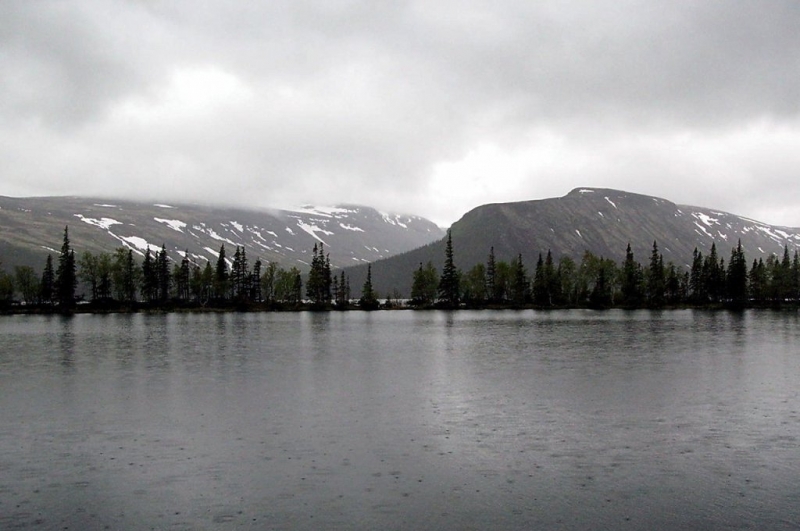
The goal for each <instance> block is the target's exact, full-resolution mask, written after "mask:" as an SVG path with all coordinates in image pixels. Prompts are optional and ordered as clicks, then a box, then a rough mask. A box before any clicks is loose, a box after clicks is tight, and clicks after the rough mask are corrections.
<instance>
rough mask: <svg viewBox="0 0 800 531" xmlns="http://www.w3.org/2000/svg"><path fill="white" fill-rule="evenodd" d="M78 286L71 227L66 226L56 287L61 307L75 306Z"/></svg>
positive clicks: (66, 308)
mask: <svg viewBox="0 0 800 531" xmlns="http://www.w3.org/2000/svg"><path fill="white" fill-rule="evenodd" d="M77 287H78V275H77V266H76V263H75V251H73V250H72V248H71V247H70V242H69V228H68V227H64V241H63V244H62V245H61V253H60V254H59V257H58V268H57V269H56V276H55V289H56V294H57V299H58V304H59V307H60V308H62V309H63V310H70V309H71V308H72V307H73V306H75V289H76V288H77Z"/></svg>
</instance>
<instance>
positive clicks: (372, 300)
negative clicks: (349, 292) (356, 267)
mask: <svg viewBox="0 0 800 531" xmlns="http://www.w3.org/2000/svg"><path fill="white" fill-rule="evenodd" d="M358 305H359V306H360V307H361V309H362V310H375V309H377V308H378V305H379V303H378V297H377V295H376V294H375V291H374V290H373V288H372V264H367V279H366V280H365V281H364V286H363V287H362V288H361V299H359V301H358Z"/></svg>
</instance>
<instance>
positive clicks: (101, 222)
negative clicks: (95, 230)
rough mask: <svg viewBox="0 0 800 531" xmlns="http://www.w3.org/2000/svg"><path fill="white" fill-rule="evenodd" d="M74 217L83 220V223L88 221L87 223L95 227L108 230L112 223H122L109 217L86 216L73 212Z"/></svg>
mask: <svg viewBox="0 0 800 531" xmlns="http://www.w3.org/2000/svg"><path fill="white" fill-rule="evenodd" d="M75 217H76V218H78V219H80V220H81V221H83V222H84V223H88V224H89V225H94V226H95V227H100V228H101V229H105V230H109V229H110V228H111V227H112V226H114V225H122V222H121V221H117V220H116V219H111V218H100V219H95V218H87V217H84V216H83V215H81V214H75Z"/></svg>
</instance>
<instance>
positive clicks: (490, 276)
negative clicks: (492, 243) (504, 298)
mask: <svg viewBox="0 0 800 531" xmlns="http://www.w3.org/2000/svg"><path fill="white" fill-rule="evenodd" d="M486 295H487V297H488V298H489V302H490V303H493V302H498V299H499V297H498V296H497V262H496V261H495V257H494V247H491V248H490V249H489V260H488V261H487V263H486Z"/></svg>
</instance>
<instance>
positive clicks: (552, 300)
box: [544, 249, 561, 306]
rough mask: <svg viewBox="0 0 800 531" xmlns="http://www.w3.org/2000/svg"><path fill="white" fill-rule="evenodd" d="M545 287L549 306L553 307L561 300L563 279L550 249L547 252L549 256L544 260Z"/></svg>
mask: <svg viewBox="0 0 800 531" xmlns="http://www.w3.org/2000/svg"><path fill="white" fill-rule="evenodd" d="M544 285H545V290H546V294H547V301H546V305H547V306H552V305H553V304H556V303H557V302H558V301H560V300H561V279H560V278H559V277H558V271H556V268H555V265H554V264H553V253H551V252H550V249H548V250H547V256H546V257H545V259H544Z"/></svg>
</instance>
